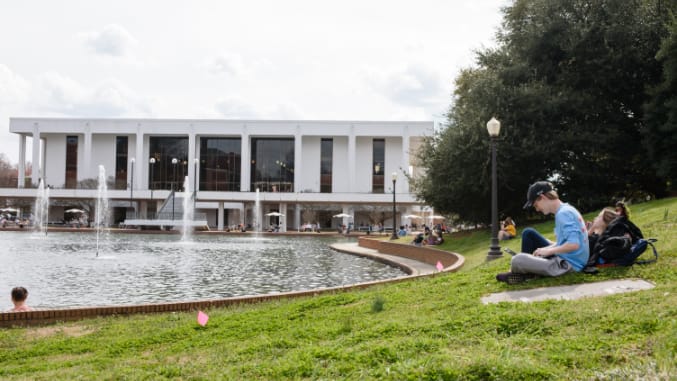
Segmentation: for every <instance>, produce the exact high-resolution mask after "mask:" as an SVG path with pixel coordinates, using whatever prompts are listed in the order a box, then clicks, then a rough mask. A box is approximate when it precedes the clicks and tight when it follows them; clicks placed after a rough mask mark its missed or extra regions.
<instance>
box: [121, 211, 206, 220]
mask: <svg viewBox="0 0 677 381" xmlns="http://www.w3.org/2000/svg"><path fill="white" fill-rule="evenodd" d="M172 215H173V216H172ZM125 218H126V219H128V220H135V219H144V220H172V221H181V220H182V219H183V213H172V212H160V213H149V214H148V216H146V218H140V217H139V216H138V215H137V213H136V212H135V211H133V210H128V211H127V213H126V214H125ZM206 220H207V213H193V221H206Z"/></svg>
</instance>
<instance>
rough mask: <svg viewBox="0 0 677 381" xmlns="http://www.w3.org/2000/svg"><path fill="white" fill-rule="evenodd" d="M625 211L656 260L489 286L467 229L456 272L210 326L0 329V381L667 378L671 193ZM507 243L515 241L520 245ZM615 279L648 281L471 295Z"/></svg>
mask: <svg viewBox="0 0 677 381" xmlns="http://www.w3.org/2000/svg"><path fill="white" fill-rule="evenodd" d="M666 211H667V218H666ZM632 212H633V220H634V221H635V222H636V223H637V224H638V225H639V226H640V227H641V228H642V229H643V231H644V233H645V235H647V236H652V237H657V238H659V239H660V241H659V242H658V246H659V250H660V253H661V258H660V259H659V262H658V263H657V264H652V265H646V266H634V267H631V268H614V269H604V270H602V272H601V273H600V274H599V275H596V276H591V275H584V274H572V275H567V276H564V277H561V278H554V279H538V280H535V281H532V282H528V283H526V284H524V285H519V286H508V285H505V284H502V283H498V282H496V281H495V280H494V275H495V274H496V273H497V272H500V271H505V270H506V269H507V268H508V267H509V260H508V258H503V259H499V260H496V261H493V262H491V263H485V262H484V256H485V255H486V252H487V249H488V247H487V246H488V241H489V240H488V237H489V235H488V233H486V232H475V233H472V234H470V235H468V236H465V237H461V238H455V237H453V236H452V237H451V239H449V240H447V242H446V243H445V246H446V247H447V248H448V249H450V250H454V251H457V252H460V253H462V254H464V255H466V257H467V260H468V261H467V265H466V268H465V269H463V271H461V272H459V273H455V274H444V275H440V276H435V277H433V278H427V279H420V280H415V281H409V282H404V283H397V284H392V285H386V286H379V287H375V288H371V289H369V290H364V291H358V292H349V293H340V294H334V295H327V296H319V297H314V298H306V299H299V300H290V301H280V302H275V303H266V304H261V305H256V306H241V307H237V308H227V309H215V310H211V311H208V314H209V315H210V320H209V323H208V325H207V326H206V327H200V326H198V325H197V324H196V323H195V314H192V313H191V314H183V313H181V314H178V313H173V314H161V315H149V316H132V317H126V318H100V319H94V320H88V321H82V322H74V323H64V324H57V325H52V326H47V327H40V328H16V329H2V330H0V378H1V379H45V380H47V379H49V380H52V379H74V378H78V377H81V378H85V379H93V378H96V379H111V378H113V379H118V378H130V379H141V378H150V379H158V378H181V379H215V378H224V379H283V378H284V379H287V378H292V379H343V378H346V379H398V380H399V379H464V380H474V379H476V380H487V379H524V380H535V379H536V380H537V379H636V378H638V377H640V376H645V377H648V379H666V380H667V379H670V377H674V375H675V374H677V365H676V358H675V352H676V350H677V273H676V271H675V269H676V268H677V266H676V265H677V238H675V231H677V230H676V229H675V226H676V225H677V199H667V200H660V201H654V202H650V203H646V204H640V205H635V206H633V208H632ZM586 217H590V218H591V217H592V215H589V216H586ZM537 228H538V229H539V230H541V231H551V230H552V223H551V222H549V223H544V224H541V225H539V226H537ZM509 246H510V247H512V248H513V249H519V240H513V241H510V242H509ZM614 278H644V279H648V280H650V281H652V282H654V283H656V288H655V289H653V290H649V291H642V292H635V293H628V294H621V295H612V296H607V297H601V298H589V299H584V300H578V301H547V302H539V303H531V304H514V303H502V304H498V305H482V304H481V303H480V300H479V299H480V297H481V296H482V295H486V294H488V293H491V292H499V291H504V290H508V289H520V288H533V287H539V286H550V285H559V284H574V283H581V282H593V281H598V280H604V279H614ZM377 301H383V302H384V304H383V309H382V310H381V311H377V310H378V308H374V307H375V306H376V304H378V303H377ZM375 310H376V311H375Z"/></svg>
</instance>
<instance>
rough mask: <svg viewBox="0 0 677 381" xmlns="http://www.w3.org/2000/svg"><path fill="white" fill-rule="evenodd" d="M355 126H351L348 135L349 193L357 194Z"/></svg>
mask: <svg viewBox="0 0 677 381" xmlns="http://www.w3.org/2000/svg"><path fill="white" fill-rule="evenodd" d="M355 144H356V143H355V126H350V135H348V192H355V160H356V159H355V155H356V153H355V151H356V149H355Z"/></svg>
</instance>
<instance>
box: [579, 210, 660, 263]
mask: <svg viewBox="0 0 677 381" xmlns="http://www.w3.org/2000/svg"><path fill="white" fill-rule="evenodd" d="M590 242H591V244H590V259H589V260H588V264H587V266H596V265H603V266H632V265H633V264H635V263H641V264H646V263H651V262H655V261H656V260H657V259H658V251H657V250H656V247H655V246H654V245H653V243H654V242H656V239H654V238H650V239H644V236H643V235H642V231H641V230H640V229H639V228H638V227H637V226H636V225H635V224H633V223H632V222H631V221H630V220H628V219H627V218H626V217H623V216H621V217H618V218H616V219H614V220H613V221H611V223H609V226H607V228H606V230H604V232H603V233H602V234H601V235H600V236H598V237H595V238H593V239H591V241H590ZM649 245H651V248H652V249H653V254H654V258H653V259H649V260H642V261H637V258H638V257H639V256H640V255H642V253H644V252H645V251H646V249H647V247H648V246H649Z"/></svg>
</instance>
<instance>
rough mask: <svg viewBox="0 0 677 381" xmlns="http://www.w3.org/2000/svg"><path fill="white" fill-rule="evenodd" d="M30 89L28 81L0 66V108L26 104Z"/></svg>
mask: <svg viewBox="0 0 677 381" xmlns="http://www.w3.org/2000/svg"><path fill="white" fill-rule="evenodd" d="M29 88H30V86H29V83H28V81H26V80H25V79H24V78H22V77H21V76H19V75H18V74H15V73H14V72H12V70H10V68H8V67H7V66H5V65H3V64H0V108H4V107H3V106H6V105H8V104H10V103H22V102H25V101H26V99H27V98H28V92H29Z"/></svg>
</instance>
